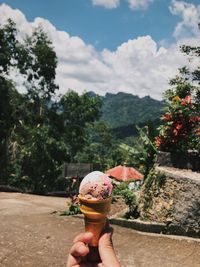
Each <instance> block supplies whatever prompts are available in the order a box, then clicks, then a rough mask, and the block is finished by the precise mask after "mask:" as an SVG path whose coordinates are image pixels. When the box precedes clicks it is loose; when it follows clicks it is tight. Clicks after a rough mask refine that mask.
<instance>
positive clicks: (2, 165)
mask: <svg viewBox="0 0 200 267" xmlns="http://www.w3.org/2000/svg"><path fill="white" fill-rule="evenodd" d="M16 36H17V30H16V27H15V23H14V22H13V21H12V20H10V19H9V20H8V22H7V23H6V24H5V25H3V26H0V129H1V131H0V170H1V171H0V182H1V183H5V182H6V181H7V179H8V172H9V171H8V169H9V162H10V155H9V142H10V136H11V133H12V130H13V128H14V127H15V126H14V125H15V123H16V116H15V115H16V111H15V108H16V106H15V102H16V101H17V100H18V96H19V94H17V92H16V90H15V88H14V84H13V83H12V81H11V80H10V79H9V72H10V70H11V69H12V68H18V69H19V70H20V71H21V72H22V71H23V67H24V65H23V64H22V55H23V51H24V50H23V46H22V45H21V44H20V43H19V41H18V40H17V38H16Z"/></svg>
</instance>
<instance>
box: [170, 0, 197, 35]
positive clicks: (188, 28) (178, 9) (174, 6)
mask: <svg viewBox="0 0 200 267" xmlns="http://www.w3.org/2000/svg"><path fill="white" fill-rule="evenodd" d="M170 11H171V13H172V14H174V15H176V16H177V15H178V16H180V17H181V19H182V20H181V21H180V22H179V23H178V24H177V26H176V28H175V31H174V36H175V37H176V38H182V37H185V36H188V35H191V34H193V35H198V34H199V29H198V23H199V22H200V5H198V6H195V5H194V4H191V3H186V2H183V1H177V0H172V2H171V6H170Z"/></svg>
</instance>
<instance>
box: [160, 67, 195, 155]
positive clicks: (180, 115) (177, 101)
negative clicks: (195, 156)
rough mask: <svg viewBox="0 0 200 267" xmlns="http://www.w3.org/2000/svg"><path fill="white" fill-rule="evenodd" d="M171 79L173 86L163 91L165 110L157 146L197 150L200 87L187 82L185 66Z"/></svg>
mask: <svg viewBox="0 0 200 267" xmlns="http://www.w3.org/2000/svg"><path fill="white" fill-rule="evenodd" d="M180 75H181V76H180V77H176V78H175V79H173V80H171V83H170V84H171V85H173V86H175V87H174V88H172V89H170V90H168V91H166V94H165V99H166V113H165V114H164V115H163V117H162V122H163V123H162V125H161V126H160V127H159V128H158V129H159V135H158V136H157V137H156V139H155V144H156V147H157V148H158V149H159V150H162V151H188V150H198V151H200V150H199V149H200V138H199V136H200V133H199V129H200V116H199V112H200V105H199V104H198V102H199V97H198V94H199V88H198V87H195V86H193V85H192V84H191V83H190V82H189V76H190V75H191V74H190V73H189V71H188V69H186V68H183V69H181V70H180Z"/></svg>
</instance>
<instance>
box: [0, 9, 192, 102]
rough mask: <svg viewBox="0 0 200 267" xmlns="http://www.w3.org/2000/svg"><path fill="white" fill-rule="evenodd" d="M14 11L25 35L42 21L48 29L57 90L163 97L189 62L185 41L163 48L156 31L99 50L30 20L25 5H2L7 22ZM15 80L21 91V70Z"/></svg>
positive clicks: (2, 16)
mask: <svg viewBox="0 0 200 267" xmlns="http://www.w3.org/2000/svg"><path fill="white" fill-rule="evenodd" d="M9 17H12V18H13V19H14V20H15V22H16V24H17V28H18V29H19V30H20V31H19V37H20V38H22V37H23V36H25V34H26V33H28V34H30V33H31V32H32V30H33V29H34V28H35V27H37V26H39V25H40V26H42V27H43V28H44V29H45V31H46V32H47V33H48V35H49V37H50V38H51V40H52V42H53V46H54V48H55V51H56V54H57V57H58V66H57V76H56V82H57V83H58V85H59V92H58V94H64V93H66V92H67V90H68V89H69V88H70V89H73V90H76V91H77V92H78V93H82V92H83V91H84V90H89V91H90V90H92V91H94V92H96V93H98V94H100V95H104V94H105V93H106V92H110V93H116V92H119V91H121V92H127V93H131V94H134V95H138V96H140V97H144V96H146V95H150V96H151V97H153V98H156V99H161V98H162V93H163V92H164V91H165V90H166V89H168V82H169V80H170V78H172V77H174V76H175V74H176V73H177V69H178V68H179V67H182V66H184V65H185V64H186V58H185V57H184V56H183V55H182V54H181V53H180V51H179V45H180V43H177V44H174V45H170V46H168V48H164V47H162V46H158V44H157V43H156V42H155V41H154V40H153V39H152V37H151V36H141V37H138V38H136V39H131V40H128V41H125V42H124V43H122V44H121V45H120V46H118V47H117V49H116V50H115V51H110V50H108V49H104V50H103V51H100V52H99V51H96V50H95V48H94V47H93V46H92V45H88V44H86V43H85V42H84V41H83V40H82V39H81V38H79V37H77V36H70V35H69V34H68V33H67V32H64V31H58V30H57V29H56V28H55V27H54V26H53V25H52V24H51V23H50V22H49V21H48V20H45V19H42V18H35V20H34V21H33V22H28V21H27V19H26V17H25V16H24V15H23V13H22V12H21V11H19V10H14V9H11V8H10V7H9V6H7V5H5V4H3V5H1V6H0V23H5V21H6V19H7V18H9ZM195 41H196V39H194V42H195ZM15 74H16V73H15ZM12 75H14V74H12ZM12 77H14V76H12ZM15 81H16V83H17V85H18V88H19V90H20V91H22V89H23V87H22V81H21V77H19V75H17V74H16V75H15Z"/></svg>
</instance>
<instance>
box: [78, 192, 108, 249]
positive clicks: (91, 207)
mask: <svg viewBox="0 0 200 267" xmlns="http://www.w3.org/2000/svg"><path fill="white" fill-rule="evenodd" d="M79 200H80V210H81V212H82V213H83V214H84V219H85V231H86V232H92V233H93V235H94V237H93V239H92V242H91V244H90V246H93V247H97V246H98V241H99V237H100V235H101V232H102V230H103V228H104V227H105V224H106V217H107V214H108V213H109V211H110V204H111V197H109V198H106V199H102V200H95V199H86V198H84V197H82V196H80V195H79Z"/></svg>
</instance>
